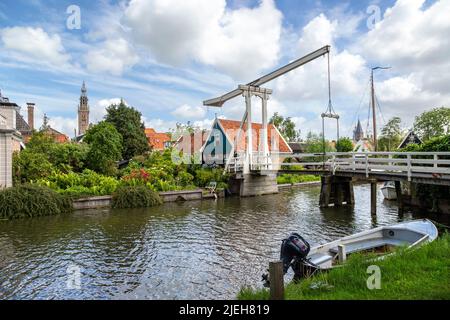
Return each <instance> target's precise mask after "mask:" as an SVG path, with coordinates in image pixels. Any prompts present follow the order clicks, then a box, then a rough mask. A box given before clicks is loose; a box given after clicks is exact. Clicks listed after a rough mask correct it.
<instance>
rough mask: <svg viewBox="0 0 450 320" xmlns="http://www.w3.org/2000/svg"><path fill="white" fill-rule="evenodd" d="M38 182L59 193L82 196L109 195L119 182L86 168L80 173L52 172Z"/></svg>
mask: <svg viewBox="0 0 450 320" xmlns="http://www.w3.org/2000/svg"><path fill="white" fill-rule="evenodd" d="M38 184H39V185H41V186H47V187H50V188H52V189H53V190H55V191H57V192H58V193H61V194H66V195H70V196H72V197H82V196H103V195H110V194H112V193H113V192H114V191H115V190H116V189H117V187H118V186H119V184H120V183H119V181H118V180H117V179H115V178H112V177H108V176H104V175H101V174H98V173H96V172H94V171H91V170H88V169H86V170H84V171H83V172H82V173H74V172H69V173H57V172H54V173H53V174H52V175H50V176H48V177H47V178H46V179H41V180H39V181H38Z"/></svg>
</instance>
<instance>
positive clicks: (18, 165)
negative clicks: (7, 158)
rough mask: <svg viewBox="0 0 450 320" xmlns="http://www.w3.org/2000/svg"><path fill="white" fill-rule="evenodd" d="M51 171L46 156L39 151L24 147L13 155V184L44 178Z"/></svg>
mask: <svg viewBox="0 0 450 320" xmlns="http://www.w3.org/2000/svg"><path fill="white" fill-rule="evenodd" d="M52 171H53V166H52V164H51V163H50V162H49V161H48V157H47V156H46V155H45V154H43V153H40V152H37V153H36V152H33V151H32V150H31V149H25V150H23V151H21V152H20V153H18V152H14V155H13V179H14V184H15V185H17V184H20V183H26V182H30V181H36V180H38V179H41V178H45V177H46V176H48V175H50V174H51V172H52Z"/></svg>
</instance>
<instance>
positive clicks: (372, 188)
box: [370, 180, 377, 215]
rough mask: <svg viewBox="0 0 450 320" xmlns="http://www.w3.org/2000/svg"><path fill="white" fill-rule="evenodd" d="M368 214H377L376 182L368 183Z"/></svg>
mask: <svg viewBox="0 0 450 320" xmlns="http://www.w3.org/2000/svg"><path fill="white" fill-rule="evenodd" d="M370 214H372V215H376V214H377V180H371V181H370Z"/></svg>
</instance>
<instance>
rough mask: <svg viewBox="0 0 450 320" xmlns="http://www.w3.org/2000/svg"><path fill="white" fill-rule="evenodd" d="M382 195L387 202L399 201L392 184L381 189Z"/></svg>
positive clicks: (388, 183)
mask: <svg viewBox="0 0 450 320" xmlns="http://www.w3.org/2000/svg"><path fill="white" fill-rule="evenodd" d="M381 193H382V194H383V197H384V199H386V200H397V192H396V190H395V185H394V183H392V182H387V183H385V184H384V185H383V186H382V187H381Z"/></svg>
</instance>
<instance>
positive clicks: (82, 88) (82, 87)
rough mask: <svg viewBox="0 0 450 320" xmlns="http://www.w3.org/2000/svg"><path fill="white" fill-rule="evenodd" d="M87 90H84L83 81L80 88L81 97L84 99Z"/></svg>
mask: <svg viewBox="0 0 450 320" xmlns="http://www.w3.org/2000/svg"><path fill="white" fill-rule="evenodd" d="M86 93H87V89H86V83H85V82H84V80H83V85H82V86H81V96H82V97H86Z"/></svg>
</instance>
